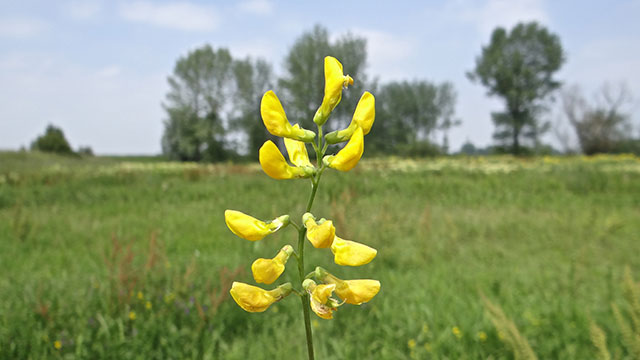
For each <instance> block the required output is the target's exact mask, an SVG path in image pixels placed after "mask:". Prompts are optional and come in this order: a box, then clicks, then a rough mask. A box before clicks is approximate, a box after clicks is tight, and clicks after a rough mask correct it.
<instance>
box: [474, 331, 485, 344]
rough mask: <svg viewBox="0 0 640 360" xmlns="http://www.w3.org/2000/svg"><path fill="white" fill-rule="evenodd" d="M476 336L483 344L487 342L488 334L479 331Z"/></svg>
mask: <svg viewBox="0 0 640 360" xmlns="http://www.w3.org/2000/svg"><path fill="white" fill-rule="evenodd" d="M476 336H477V337H478V340H480V341H482V342H485V341H487V333H486V332H484V331H478V334H476Z"/></svg>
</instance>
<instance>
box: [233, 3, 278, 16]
mask: <svg viewBox="0 0 640 360" xmlns="http://www.w3.org/2000/svg"><path fill="white" fill-rule="evenodd" d="M238 8H239V9H240V10H241V11H244V12H248V13H251V14H255V15H271V14H272V13H273V4H272V3H271V2H270V1H269V0H249V1H244V2H241V3H240V4H239V5H238Z"/></svg>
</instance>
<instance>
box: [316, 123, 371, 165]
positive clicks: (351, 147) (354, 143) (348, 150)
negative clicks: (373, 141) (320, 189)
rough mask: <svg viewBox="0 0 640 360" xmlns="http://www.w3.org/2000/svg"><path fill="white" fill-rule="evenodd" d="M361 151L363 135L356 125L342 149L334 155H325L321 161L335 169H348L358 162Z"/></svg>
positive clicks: (362, 148)
mask: <svg viewBox="0 0 640 360" xmlns="http://www.w3.org/2000/svg"><path fill="white" fill-rule="evenodd" d="M363 152H364V135H363V132H362V128H361V127H358V128H357V129H356V131H355V132H354V133H353V136H352V137H351V139H349V142H348V143H347V145H345V147H344V148H342V150H340V151H338V153H337V154H335V155H329V156H325V157H324V159H322V161H323V162H324V163H325V164H326V165H328V166H329V167H331V168H334V169H336V170H340V171H349V170H351V169H353V168H354V167H355V166H356V165H357V164H358V161H360V158H361V157H362V153H363Z"/></svg>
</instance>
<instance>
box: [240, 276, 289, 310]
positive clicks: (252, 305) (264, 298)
mask: <svg viewBox="0 0 640 360" xmlns="http://www.w3.org/2000/svg"><path fill="white" fill-rule="evenodd" d="M291 290H292V286H291V284H290V283H285V284H282V285H280V286H278V287H277V288H275V289H273V290H264V289H262V288H259V287H257V286H252V285H249V284H245V283H241V282H237V281H234V282H233V284H232V285H231V290H230V291H229V293H231V297H233V300H235V302H236V303H237V304H238V306H240V307H241V308H242V309H244V310H245V311H248V312H263V311H265V310H267V308H268V307H269V306H271V304H273V303H275V302H276V301H279V300H281V299H283V298H284V297H286V296H287V295H289V294H290V293H291Z"/></svg>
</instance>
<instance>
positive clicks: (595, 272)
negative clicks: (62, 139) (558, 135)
mask: <svg viewBox="0 0 640 360" xmlns="http://www.w3.org/2000/svg"><path fill="white" fill-rule="evenodd" d="M308 192H309V183H308V182H307V181H302V180H300V181H298V180H296V181H276V180H272V179H270V178H268V177H267V176H266V175H264V174H263V173H262V172H261V171H260V168H259V165H257V163H256V164H216V165H199V164H180V163H167V162H162V161H158V160H157V159H154V160H153V161H146V160H144V159H118V158H92V159H80V158H63V157H57V156H52V155H45V154H30V153H0V273H1V274H2V275H1V276H0V358H3V359H44V358H51V359H303V358H305V356H306V348H305V346H306V345H305V342H304V327H303V324H302V315H301V313H300V301H298V300H297V299H296V298H295V296H290V297H288V298H285V299H283V300H282V301H281V302H279V303H277V304H275V305H273V306H271V307H270V308H269V310H267V311H266V312H264V313H259V314H251V313H247V312H244V311H243V310H242V309H240V308H239V307H238V306H237V305H236V304H235V303H234V302H233V300H232V299H231V298H230V297H229V295H228V290H229V288H230V285H231V282H232V281H234V280H239V281H244V282H247V283H250V284H253V283H254V282H253V279H251V271H250V265H251V262H252V261H253V260H254V259H255V258H258V257H266V256H269V254H275V252H276V251H277V250H278V249H280V248H281V247H282V246H283V245H284V244H286V243H294V242H295V241H296V232H295V229H289V228H287V229H284V230H282V231H279V232H278V233H276V234H274V235H271V236H269V237H267V238H265V239H264V240H262V241H258V242H249V241H245V240H242V239H239V238H238V237H236V236H234V235H233V234H232V233H231V232H230V231H229V230H228V229H227V228H226V226H225V223H224V215H223V214H224V210H225V209H236V210H240V211H244V212H247V213H249V214H252V215H254V216H256V217H258V218H263V219H270V218H274V217H275V216H278V215H281V213H280V212H282V211H284V210H285V209H289V214H291V216H292V218H296V219H297V218H298V217H299V216H300V215H301V214H302V213H303V212H304V211H303V210H304V208H303V207H304V203H305V201H306V199H307V196H308ZM314 213H315V214H316V215H318V216H321V217H326V218H330V219H333V221H334V224H335V225H336V229H337V232H338V234H339V235H340V236H341V237H343V238H346V239H352V240H356V241H359V242H363V243H366V244H368V245H370V246H373V247H375V248H376V249H378V256H377V257H376V258H375V259H374V260H373V261H372V262H371V263H370V264H368V265H366V266H364V267H360V268H356V269H352V268H344V267H339V266H337V265H335V264H333V261H332V256H331V255H330V253H329V252H327V251H320V250H310V251H308V252H307V254H308V257H307V259H306V264H307V267H308V271H311V270H312V269H313V267H315V265H320V266H323V267H325V268H327V269H328V270H329V271H331V272H333V273H335V274H336V275H337V276H339V277H341V278H346V279H348V278H353V277H358V278H360V277H363V278H373V279H379V280H380V281H381V283H382V289H381V291H380V293H379V294H378V295H377V296H376V297H375V298H374V299H373V300H372V301H371V302H369V303H367V304H365V305H362V306H359V307H358V306H343V307H341V308H340V309H339V310H338V312H337V313H336V315H335V319H333V320H323V319H320V318H318V317H315V315H313V314H312V316H314V317H313V318H312V326H313V331H314V341H315V346H316V356H317V358H318V359H513V358H518V356H519V357H520V358H525V356H526V355H522V354H523V352H524V353H527V351H528V350H527V349H524V350H523V349H522V347H523V346H524V347H525V348H526V347H527V346H526V345H522V344H523V343H525V342H526V343H527V344H528V346H529V347H530V348H531V349H532V352H533V353H535V354H536V355H537V357H538V358H540V359H596V358H604V356H605V355H603V352H602V346H601V348H600V349H598V348H597V347H596V346H595V344H596V343H598V341H600V342H602V341H604V343H605V344H606V347H607V351H608V352H609V354H610V355H611V357H612V358H614V359H633V358H634V356H635V355H634V354H638V353H634V351H636V350H637V349H636V350H634V349H635V348H634V346H640V344H638V343H640V341H638V340H637V339H636V341H637V343H636V344H634V343H633V339H632V338H633V336H634V335H633V333H632V334H631V336H630V335H629V331H632V332H633V331H635V334H636V335H635V336H638V337H639V338H640V335H637V334H640V323H633V322H634V321H636V322H637V321H638V318H635V317H634V316H640V310H638V309H640V295H638V293H639V292H640V290H638V286H639V285H638V283H637V280H638V279H640V256H639V254H640V159H639V158H637V157H633V156H627V155H620V156H596V157H566V158H565V157H544V158H542V157H541V158H525V159H517V158H511V157H475V158H466V157H462V158H452V157H448V158H434V159H421V160H411V159H397V158H383V159H369V160H363V161H362V162H361V163H360V164H359V165H358V167H356V169H354V170H353V171H352V172H350V173H349V174H340V173H337V172H327V173H326V174H325V175H324V177H323V181H322V184H321V186H320V189H319V191H318V196H317V198H316V202H315V204H314ZM625 269H626V270H625ZM625 274H626V275H625ZM632 276H633V277H635V279H636V280H635V282H633V281H632V280H630V277H632ZM285 281H291V282H293V283H297V282H298V278H297V273H296V269H294V268H293V266H292V267H291V268H287V270H286V271H285V273H284V274H283V276H282V278H281V280H279V281H278V282H277V283H276V284H278V283H282V282H285ZM625 289H626V291H625ZM630 289H635V290H630ZM633 291H635V296H638V297H637V298H635V300H634V293H633ZM634 301H636V302H637V303H634ZM612 305H613V306H612ZM634 307H635V309H636V310H635V311H636V312H635V313H634ZM615 309H618V312H617V313H616V310H615ZM634 314H636V315H634ZM624 325H628V327H625V326H624ZM596 326H597V329H600V331H599V332H598V331H597V330H594V327H596ZM634 327H635V328H634ZM598 334H599V335H598ZM603 334H604V335H606V339H605V338H603V337H602V335H603ZM525 339H526V340H525ZM598 339H600V340H598ZM629 339H631V341H629ZM594 340H595V341H594ZM518 347H520V349H515V350H514V348H518ZM639 353H640V352H639Z"/></svg>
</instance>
